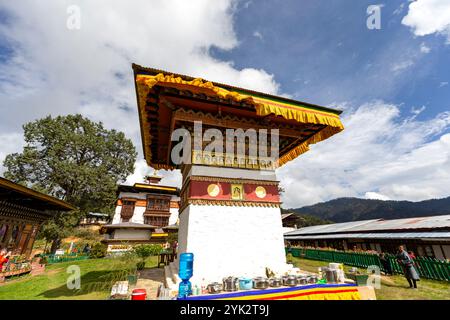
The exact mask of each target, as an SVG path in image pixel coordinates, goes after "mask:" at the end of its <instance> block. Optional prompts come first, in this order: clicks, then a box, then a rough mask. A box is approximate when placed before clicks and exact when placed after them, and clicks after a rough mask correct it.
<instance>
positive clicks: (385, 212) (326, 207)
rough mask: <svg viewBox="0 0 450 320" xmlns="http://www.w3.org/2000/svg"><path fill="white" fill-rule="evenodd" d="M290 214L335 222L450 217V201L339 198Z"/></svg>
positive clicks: (293, 210) (445, 199)
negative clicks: (446, 215)
mask: <svg viewBox="0 0 450 320" xmlns="http://www.w3.org/2000/svg"><path fill="white" fill-rule="evenodd" d="M288 211H291V212H295V213H296V214H299V215H309V216H313V217H317V218H320V219H322V220H331V221H333V222H347V221H358V220H368V219H379V218H383V219H401V218H412V217H425V216H437V215H444V214H450V197H448V198H444V199H431V200H425V201H420V202H411V201H383V200H368V199H358V198H338V199H334V200H330V201H327V202H322V203H317V204H315V205H312V206H307V207H303V208H298V209H289V210H288Z"/></svg>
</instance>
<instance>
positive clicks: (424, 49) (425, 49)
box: [420, 42, 431, 54]
mask: <svg viewBox="0 0 450 320" xmlns="http://www.w3.org/2000/svg"><path fill="white" fill-rule="evenodd" d="M430 51H431V49H430V47H427V46H426V45H425V43H423V42H422V43H421V44H420V52H422V53H425V54H426V53H430Z"/></svg>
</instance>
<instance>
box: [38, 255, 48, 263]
mask: <svg viewBox="0 0 450 320" xmlns="http://www.w3.org/2000/svg"><path fill="white" fill-rule="evenodd" d="M39 263H40V264H47V263H48V260H47V257H46V256H41V257H40V260H39Z"/></svg>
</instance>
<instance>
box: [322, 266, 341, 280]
mask: <svg viewBox="0 0 450 320" xmlns="http://www.w3.org/2000/svg"><path fill="white" fill-rule="evenodd" d="M323 275H324V277H323V278H325V279H326V280H327V282H328V283H336V282H337V279H338V274H337V270H332V269H330V268H326V269H325V270H323Z"/></svg>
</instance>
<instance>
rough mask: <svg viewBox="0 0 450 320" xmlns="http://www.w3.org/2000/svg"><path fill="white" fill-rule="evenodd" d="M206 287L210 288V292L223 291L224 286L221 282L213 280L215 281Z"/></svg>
mask: <svg viewBox="0 0 450 320" xmlns="http://www.w3.org/2000/svg"><path fill="white" fill-rule="evenodd" d="M206 289H207V290H208V293H219V292H221V291H222V289H223V286H222V284H221V283H219V282H213V283H210V284H208V286H207V287H206Z"/></svg>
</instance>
